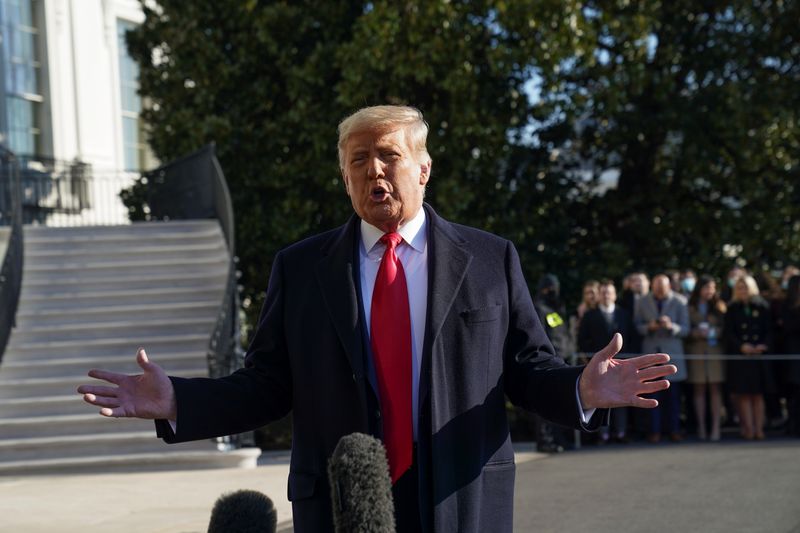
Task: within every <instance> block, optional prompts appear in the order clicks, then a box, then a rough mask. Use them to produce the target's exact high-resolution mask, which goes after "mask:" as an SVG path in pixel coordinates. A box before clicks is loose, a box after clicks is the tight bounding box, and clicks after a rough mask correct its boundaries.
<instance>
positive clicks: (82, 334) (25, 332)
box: [8, 315, 216, 350]
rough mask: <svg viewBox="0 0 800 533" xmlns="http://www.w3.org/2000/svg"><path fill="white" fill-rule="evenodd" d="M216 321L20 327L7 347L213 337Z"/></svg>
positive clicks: (156, 321)
mask: <svg viewBox="0 0 800 533" xmlns="http://www.w3.org/2000/svg"><path fill="white" fill-rule="evenodd" d="M215 323H216V317H215V316H213V315H212V316H211V317H208V316H206V317H203V318H171V319H170V320H164V319H158V318H156V319H147V320H131V319H123V320H116V321H111V322H99V323H91V322H86V323H82V324H81V323H74V324H60V325H53V324H49V325H48V324H45V325H41V326H39V325H37V326H30V325H28V326H27V327H24V328H23V327H18V328H17V329H16V330H15V331H14V336H13V337H12V339H11V340H10V341H9V343H8V348H9V349H10V350H13V349H15V348H16V347H18V346H21V345H25V344H27V343H29V342H71V341H77V340H102V339H106V338H113V337H114V336H117V335H121V336H125V337H137V336H147V335H150V336H153V335H156V336H158V335H168V334H169V333H172V332H173V331H181V332H183V333H185V334H190V333H198V334H200V333H205V334H206V335H207V336H209V337H210V336H211V333H212V331H213V329H214V324H215Z"/></svg>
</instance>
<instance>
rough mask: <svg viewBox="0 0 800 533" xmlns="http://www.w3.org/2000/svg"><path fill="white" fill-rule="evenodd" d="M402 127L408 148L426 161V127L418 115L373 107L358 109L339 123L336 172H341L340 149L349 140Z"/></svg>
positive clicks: (403, 108) (403, 109)
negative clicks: (339, 170)
mask: <svg viewBox="0 0 800 533" xmlns="http://www.w3.org/2000/svg"><path fill="white" fill-rule="evenodd" d="M398 126H399V127H404V128H405V129H406V134H407V135H408V145H409V146H410V147H411V149H412V150H413V151H414V152H415V153H416V154H418V155H419V156H421V157H424V158H426V159H430V155H428V149H427V147H426V145H425V143H426V140H427V138H428V123H427V122H425V119H423V118H422V112H421V111H420V110H419V109H417V108H415V107H410V106H401V105H376V106H372V107H365V108H363V109H359V110H358V111H356V112H355V113H353V114H352V115H350V116H349V117H347V118H345V119H344V120H342V121H341V122H340V123H339V128H338V130H339V168H341V169H344V163H345V161H344V148H345V145H346V144H347V141H348V139H350V136H351V135H353V134H355V133H362V132H365V131H386V132H388V131H391V130H393V129H395V128H397V127H398Z"/></svg>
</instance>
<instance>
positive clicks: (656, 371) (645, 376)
mask: <svg viewBox="0 0 800 533" xmlns="http://www.w3.org/2000/svg"><path fill="white" fill-rule="evenodd" d="M676 372H678V367H677V366H675V365H662V366H651V367H650V368H645V369H644V370H639V373H638V374H637V376H638V377H639V379H640V380H642V381H651V380H653V379H659V378H665V377H667V376H671V375H672V374H675V373H676Z"/></svg>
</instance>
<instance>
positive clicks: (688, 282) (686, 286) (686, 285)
mask: <svg viewBox="0 0 800 533" xmlns="http://www.w3.org/2000/svg"><path fill="white" fill-rule="evenodd" d="M696 283H697V280H696V279H694V278H683V279H682V280H681V288H682V289H683V291H684V292H692V291H693V290H694V286H695V284H696Z"/></svg>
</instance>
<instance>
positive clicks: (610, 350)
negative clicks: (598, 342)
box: [594, 333, 622, 359]
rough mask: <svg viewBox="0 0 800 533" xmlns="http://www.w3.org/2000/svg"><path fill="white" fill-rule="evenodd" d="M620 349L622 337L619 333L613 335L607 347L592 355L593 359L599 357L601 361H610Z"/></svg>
mask: <svg viewBox="0 0 800 533" xmlns="http://www.w3.org/2000/svg"><path fill="white" fill-rule="evenodd" d="M621 349H622V335H620V334H619V333H615V334H614V336H613V337H611V342H609V343H608V346H606V347H605V348H603V349H602V350H600V351H599V352H597V353H596V354H594V356H595V357H599V358H601V359H611V358H612V357H614V356H615V355H617V354H618V353H619V351H620V350H621Z"/></svg>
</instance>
